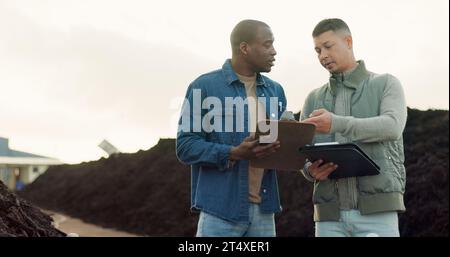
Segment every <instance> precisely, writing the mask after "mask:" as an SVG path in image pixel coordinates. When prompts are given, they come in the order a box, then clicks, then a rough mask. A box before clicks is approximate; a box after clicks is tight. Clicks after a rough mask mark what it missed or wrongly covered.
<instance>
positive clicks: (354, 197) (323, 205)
mask: <svg viewBox="0 0 450 257" xmlns="http://www.w3.org/2000/svg"><path fill="white" fill-rule="evenodd" d="M312 35H313V39H314V45H315V50H316V52H317V55H318V58H319V61H320V64H321V65H322V66H323V67H324V68H325V69H327V70H328V71H329V72H330V79H329V81H328V83H326V84H325V85H323V86H322V87H320V88H317V89H315V90H313V91H312V92H311V93H310V94H309V95H308V97H307V99H306V101H305V104H304V106H303V110H302V113H301V120H302V121H305V122H311V123H314V124H315V125H316V132H317V133H316V136H315V138H314V142H315V143H321V142H333V141H336V142H339V143H347V142H353V143H355V144H357V145H358V146H359V147H360V148H362V149H363V151H364V152H366V153H367V154H368V155H369V156H370V157H371V158H372V159H373V160H374V161H375V162H376V163H377V164H378V166H380V174H379V175H375V176H362V177H350V178H342V179H328V175H329V174H330V173H331V172H333V171H334V170H335V169H336V168H337V165H336V164H333V163H322V160H318V161H315V162H314V163H310V162H308V163H307V164H306V165H305V167H304V169H303V170H302V173H303V175H304V176H305V177H306V178H307V179H308V180H310V181H312V182H314V193H313V203H314V221H315V222H316V236H391V237H396V236H399V228H398V216H397V212H399V211H405V205H404V203H403V194H404V192H405V180H406V176H405V167H404V165H403V162H404V154H403V138H402V132H403V129H404V128H405V123H406V115H407V112H406V104H405V97H404V93H403V89H402V86H401V84H400V82H399V80H398V79H397V78H395V77H394V76H392V75H390V74H381V75H379V74H375V73H372V72H370V71H368V70H366V67H365V64H364V62H363V61H362V60H360V61H356V59H355V57H354V54H353V40H352V36H351V33H350V29H349V28H348V26H347V24H346V23H345V22H344V21H342V20H340V19H325V20H323V21H321V22H319V23H318V24H317V25H316V27H315V28H314V31H313V33H312Z"/></svg>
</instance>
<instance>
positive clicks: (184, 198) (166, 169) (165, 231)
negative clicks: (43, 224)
mask: <svg viewBox="0 0 450 257" xmlns="http://www.w3.org/2000/svg"><path fill="white" fill-rule="evenodd" d="M174 146H175V141H174V140H173V139H161V140H160V141H159V143H158V144H157V145H156V146H155V147H153V148H152V149H150V150H148V151H139V152H137V153H135V154H117V155H114V156H112V157H110V158H108V159H105V158H102V159H100V160H98V161H94V162H89V163H81V164H79V165H63V166H58V167H52V168H50V169H49V170H48V171H47V172H46V173H45V174H44V175H43V176H40V177H39V178H38V179H37V180H36V181H35V182H34V183H32V184H30V185H29V186H27V187H25V188H24V190H23V191H21V192H19V193H20V194H21V195H22V196H24V197H25V198H26V199H29V200H30V201H31V202H34V203H37V204H38V205H39V206H42V207H43V208H48V209H50V210H55V211H59V212H63V213H67V214H69V215H70V216H74V217H78V218H81V219H83V220H84V221H86V222H90V223H95V224H98V225H102V226H104V227H111V228H116V229H120V230H125V231H128V232H132V233H137V234H142V235H144V234H145V235H149V236H193V235H194V234H195V232H194V231H195V227H196V219H197V217H196V215H194V214H191V213H190V211H189V207H190V201H189V196H190V169H189V167H186V166H184V165H182V164H181V163H179V162H178V161H177V159H176V157H175V155H174V151H175V148H174ZM36 192H39V193H36Z"/></svg>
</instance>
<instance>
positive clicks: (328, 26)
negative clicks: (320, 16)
mask: <svg viewBox="0 0 450 257" xmlns="http://www.w3.org/2000/svg"><path fill="white" fill-rule="evenodd" d="M330 30H331V31H333V32H337V31H345V32H348V33H349V34H350V35H351V32H350V29H349V28H348V25H347V23H345V21H343V20H341V19H338V18H332V19H325V20H322V21H320V22H319V23H318V24H317V25H316V27H315V28H314V30H313V32H312V36H313V37H317V36H319V35H320V34H322V33H325V32H327V31H330Z"/></svg>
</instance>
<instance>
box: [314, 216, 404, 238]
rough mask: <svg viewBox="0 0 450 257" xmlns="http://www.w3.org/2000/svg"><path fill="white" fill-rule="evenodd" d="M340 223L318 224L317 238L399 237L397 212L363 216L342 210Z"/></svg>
mask: <svg viewBox="0 0 450 257" xmlns="http://www.w3.org/2000/svg"><path fill="white" fill-rule="evenodd" d="M340 213H341V219H340V221H320V222H316V237H349V236H354V237H377V236H379V237H399V236H400V233H399V229H398V216H397V212H382V213H374V214H369V215H361V213H360V212H359V210H341V212H340Z"/></svg>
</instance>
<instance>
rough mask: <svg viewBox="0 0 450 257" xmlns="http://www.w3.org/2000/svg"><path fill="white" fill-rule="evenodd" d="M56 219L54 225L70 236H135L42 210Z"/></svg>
mask: <svg viewBox="0 0 450 257" xmlns="http://www.w3.org/2000/svg"><path fill="white" fill-rule="evenodd" d="M42 211H43V212H45V213H46V214H48V215H50V217H52V218H53V220H54V226H55V227H56V228H57V229H59V230H61V231H63V232H64V233H66V234H67V235H68V236H84V237H135V236H138V235H134V234H130V233H127V232H123V231H118V230H114V229H109V228H103V227H100V226H97V225H94V224H89V223H86V222H84V221H82V220H80V219H77V218H73V217H70V216H67V215H65V214H60V213H57V212H54V211H48V210H42Z"/></svg>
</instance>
